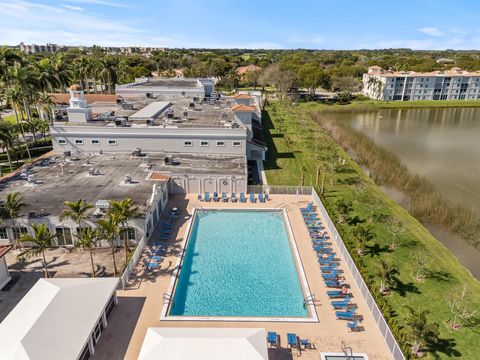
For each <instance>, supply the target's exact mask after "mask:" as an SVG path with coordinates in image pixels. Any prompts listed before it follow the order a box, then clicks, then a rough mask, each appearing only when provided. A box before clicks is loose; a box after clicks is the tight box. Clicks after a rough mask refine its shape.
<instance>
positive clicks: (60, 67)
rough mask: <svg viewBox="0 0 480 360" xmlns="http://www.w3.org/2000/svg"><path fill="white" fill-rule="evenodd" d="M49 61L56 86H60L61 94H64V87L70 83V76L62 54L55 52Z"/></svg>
mask: <svg viewBox="0 0 480 360" xmlns="http://www.w3.org/2000/svg"><path fill="white" fill-rule="evenodd" d="M50 61H51V63H52V70H53V73H54V74H55V79H56V82H57V84H58V85H59V86H60V88H61V90H62V92H66V87H67V85H68V83H69V82H71V78H72V76H71V74H70V69H69V65H68V63H67V61H66V59H65V56H64V54H63V53H61V52H56V53H54V54H53V55H52V56H51V58H50Z"/></svg>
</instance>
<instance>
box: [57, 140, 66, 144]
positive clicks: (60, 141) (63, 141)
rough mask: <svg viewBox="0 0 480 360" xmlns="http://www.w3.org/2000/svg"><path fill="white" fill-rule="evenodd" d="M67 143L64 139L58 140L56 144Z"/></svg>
mask: <svg viewBox="0 0 480 360" xmlns="http://www.w3.org/2000/svg"><path fill="white" fill-rule="evenodd" d="M66 143H67V140H65V139H58V144H59V145H65V144H66Z"/></svg>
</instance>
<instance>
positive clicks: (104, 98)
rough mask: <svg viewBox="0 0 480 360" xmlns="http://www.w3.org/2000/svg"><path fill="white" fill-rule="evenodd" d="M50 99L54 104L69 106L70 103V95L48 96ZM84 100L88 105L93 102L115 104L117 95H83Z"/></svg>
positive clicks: (56, 94) (57, 94)
mask: <svg viewBox="0 0 480 360" xmlns="http://www.w3.org/2000/svg"><path fill="white" fill-rule="evenodd" d="M49 95H50V96H51V97H52V100H53V102H54V103H55V104H69V103H70V94H63V93H55V94H49ZM85 100H87V103H88V104H92V103H94V102H97V101H100V102H112V103H114V102H116V101H117V95H107V94H85Z"/></svg>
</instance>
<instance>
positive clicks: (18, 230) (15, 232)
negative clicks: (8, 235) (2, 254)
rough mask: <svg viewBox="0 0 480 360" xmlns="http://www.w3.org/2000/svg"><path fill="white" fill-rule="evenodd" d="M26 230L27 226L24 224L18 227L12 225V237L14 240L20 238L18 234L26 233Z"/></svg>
mask: <svg viewBox="0 0 480 360" xmlns="http://www.w3.org/2000/svg"><path fill="white" fill-rule="evenodd" d="M27 232H28V230H27V228H26V227H25V226H20V227H14V228H13V238H14V239H15V240H18V239H20V236H22V235H23V234H26V233H27Z"/></svg>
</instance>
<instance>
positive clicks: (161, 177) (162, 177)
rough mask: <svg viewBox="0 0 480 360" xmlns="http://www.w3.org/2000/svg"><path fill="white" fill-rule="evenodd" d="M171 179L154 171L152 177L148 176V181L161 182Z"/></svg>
mask: <svg viewBox="0 0 480 360" xmlns="http://www.w3.org/2000/svg"><path fill="white" fill-rule="evenodd" d="M169 179H170V176H166V175H162V174H160V173H158V172H156V171H152V172H151V173H150V175H149V176H148V179H147V180H157V181H158V180H161V181H167V180H169Z"/></svg>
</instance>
